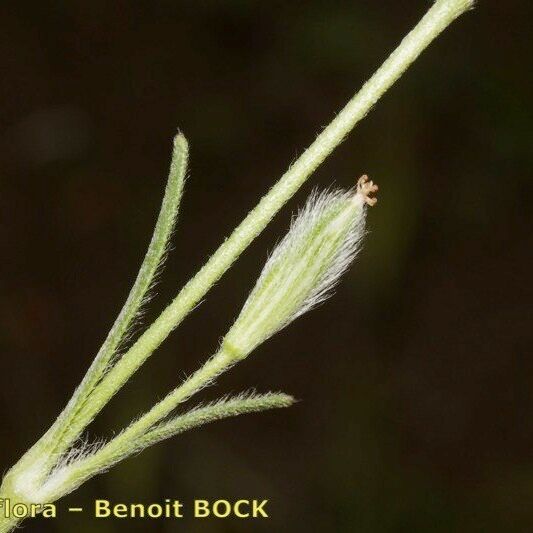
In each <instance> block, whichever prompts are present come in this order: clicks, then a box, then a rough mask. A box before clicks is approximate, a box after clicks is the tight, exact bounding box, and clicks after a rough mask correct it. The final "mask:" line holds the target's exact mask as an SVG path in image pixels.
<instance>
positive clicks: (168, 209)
mask: <svg viewBox="0 0 533 533" xmlns="http://www.w3.org/2000/svg"><path fill="white" fill-rule="evenodd" d="M188 154H189V147H188V143H187V140H186V139H185V137H184V136H183V135H182V134H181V133H178V135H176V137H175V138H174V143H173V152H172V160H171V164H170V170H169V176H168V181H167V185H166V188H165V195H164V198H163V202H162V205H161V209H160V212H159V216H158V219H157V222H156V226H155V229H154V233H153V235H152V239H151V241H150V245H149V246H148V250H147V252H146V255H145V257H144V260H143V262H142V265H141V267H140V269H139V273H138V275H137V278H136V280H135V283H134V285H133V287H132V289H131V291H130V293H129V295H128V298H127V300H126V303H125V304H124V307H123V308H122V310H121V312H120V314H119V315H118V317H117V319H116V320H115V323H114V324H113V327H112V328H111V331H110V332H109V334H108V336H107V338H106V339H105V341H104V343H103V345H102V347H101V348H100V350H99V351H98V354H97V355H96V358H95V359H94V361H93V362H92V364H91V366H90V367H89V370H88V371H87V373H86V375H85V377H84V378H83V380H82V382H81V384H80V385H79V386H78V388H77V389H76V391H75V392H74V394H73V396H72V398H71V399H70V401H69V403H68V404H67V406H66V407H65V409H64V410H63V412H62V413H61V414H60V415H59V417H58V418H57V420H56V421H55V422H54V424H53V425H52V427H51V428H50V429H49V430H48V432H47V433H46V434H45V435H44V437H43V438H42V439H41V440H40V441H39V442H38V443H37V444H36V445H35V446H34V447H33V448H32V450H30V452H28V454H27V458H28V459H30V460H31V456H33V455H34V452H37V453H38V454H39V455H42V453H43V452H44V451H46V452H47V453H48V454H49V459H50V461H49V462H50V465H53V464H54V462H55V460H56V458H57V457H59V456H60V455H61V454H62V453H63V452H65V451H66V450H67V449H68V448H69V447H70V446H71V445H72V443H73V442H74V441H75V440H76V439H77V438H78V437H79V435H80V433H81V432H82V431H83V429H84V428H85V427H86V425H87V423H85V422H84V420H85V419H84V418H83V417H78V414H79V413H80V411H82V410H83V408H84V406H85V404H86V403H87V402H88V401H89V399H90V398H91V393H92V392H93V391H94V389H95V387H96V386H97V385H98V382H99V381H100V380H101V379H102V376H103V375H104V374H105V372H106V371H107V370H108V369H109V368H110V366H111V364H112V363H113V359H114V357H115V356H116V353H117V350H119V349H120V346H121V344H122V343H123V342H124V340H125V338H126V337H127V335H128V332H129V330H130V329H131V327H132V324H133V323H134V322H135V319H136V317H137V316H138V314H139V311H140V309H141V307H142V305H143V302H144V301H145V300H146V299H147V294H148V293H149V290H150V288H151V286H152V285H153V283H154V279H155V277H156V275H157V271H158V269H159V267H160V265H161V263H162V262H163V260H164V257H165V254H166V252H167V250H168V242H169V239H170V236H171V234H172V230H173V228H174V225H175V222H176V218H177V215H178V209H179V205H180V201H181V197H182V194H183V186H184V182H185V176H186V173H187V163H188ZM43 473H44V474H46V468H43Z"/></svg>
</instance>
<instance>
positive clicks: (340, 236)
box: [222, 176, 377, 359]
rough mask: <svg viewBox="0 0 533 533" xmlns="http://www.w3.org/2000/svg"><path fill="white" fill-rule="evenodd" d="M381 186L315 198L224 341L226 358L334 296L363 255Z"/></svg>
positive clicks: (364, 184)
mask: <svg viewBox="0 0 533 533" xmlns="http://www.w3.org/2000/svg"><path fill="white" fill-rule="evenodd" d="M376 191H377V186H376V185H374V184H373V183H372V182H371V181H369V180H368V178H367V176H362V177H361V178H360V179H359V181H358V183H357V187H356V189H355V190H354V189H352V190H349V191H342V190H333V191H325V192H322V193H313V194H312V195H311V196H310V197H309V199H308V200H307V203H306V205H305V207H304V208H303V209H302V210H301V211H300V213H299V214H298V215H297V216H296V217H295V218H294V219H293V221H292V223H291V227H290V229H289V232H288V233H287V235H286V236H285V237H284V238H283V240H282V241H281V242H280V243H279V244H278V245H277V246H276V248H275V249H274V251H273V253H272V254H271V256H270V258H269V259H268V261H267V262H266V264H265V267H264V268H263V271H262V273H261V275H260V276H259V279H258V281H257V283H256V285H255V287H254V289H253V290H252V292H251V294H250V296H249V297H248V300H247V301H246V303H245V305H244V307H243V309H242V311H241V313H240V315H239V317H238V318H237V320H236V321H235V323H234V325H233V326H232V328H231V329H230V331H229V332H228V333H227V335H226V336H225V338H224V340H223V343H222V349H223V350H224V351H225V352H226V354H227V356H228V357H231V358H234V359H240V358H244V357H246V356H247V355H248V354H249V353H250V352H251V351H252V350H253V349H254V348H255V347H256V346H257V345H259V344H261V343H262V342H264V341H265V340H267V339H268V338H269V337H271V336H272V335H274V334H275V333H276V332H278V331H279V330H281V329H282V328H284V327H285V326H287V325H288V324H289V323H290V322H292V321H293V320H294V319H295V318H297V317H298V316H300V315H302V314H303V313H305V312H307V311H309V310H310V309H312V308H313V307H315V306H316V305H318V304H319V303H321V302H323V301H324V300H325V299H327V298H328V297H329V296H330V295H331V291H332V289H333V287H334V286H335V285H336V283H337V282H338V280H339V279H340V277H341V275H342V274H343V273H344V272H345V271H346V269H347V268H348V267H349V265H350V264H351V262H352V261H353V259H354V258H355V256H356V255H357V252H358V251H359V248H360V245H361V241H362V238H363V235H364V228H365V211H366V205H374V203H375V202H376V199H375V198H374V197H372V196H371V194H372V193H374V192H376Z"/></svg>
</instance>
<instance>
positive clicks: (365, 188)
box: [357, 174, 378, 206]
mask: <svg viewBox="0 0 533 533" xmlns="http://www.w3.org/2000/svg"><path fill="white" fill-rule="evenodd" d="M357 192H358V193H360V194H361V195H362V197H363V199H364V201H365V203H366V204H367V205H370V206H373V205H375V204H376V202H377V201H378V199H377V198H375V197H374V196H371V195H373V194H375V193H377V192H378V186H377V185H376V184H375V183H374V182H373V181H372V180H370V179H368V176H367V175H366V174H363V175H362V176H361V177H360V178H359V179H358V180H357Z"/></svg>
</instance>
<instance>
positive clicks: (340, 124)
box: [81, 0, 473, 424]
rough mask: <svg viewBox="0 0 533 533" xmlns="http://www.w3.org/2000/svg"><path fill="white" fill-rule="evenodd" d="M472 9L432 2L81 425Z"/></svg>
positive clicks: (114, 377) (452, 1) (104, 385)
mask: <svg viewBox="0 0 533 533" xmlns="http://www.w3.org/2000/svg"><path fill="white" fill-rule="evenodd" d="M472 5H473V2H472V1H471V0H437V2H435V3H434V5H433V6H432V7H431V8H430V9H429V11H428V12H427V13H426V15H425V16H424V17H423V18H422V19H421V21H420V22H419V23H418V24H417V25H416V27H415V28H414V29H413V30H412V31H411V32H410V33H409V34H408V35H407V36H406V37H405V38H404V39H403V41H402V42H401V43H400V45H399V46H398V48H396V50H395V51H394V52H393V53H392V54H391V55H390V56H389V57H388V59H387V60H386V61H385V62H384V63H383V65H382V66H381V67H380V68H379V69H378V70H377V71H376V72H375V74H374V75H373V76H372V77H371V78H370V79H369V80H368V81H367V82H366V83H365V84H364V85H363V87H362V88H361V90H360V91H359V92H358V93H357V94H356V95H355V96H354V97H353V98H352V99H351V100H350V101H349V102H348V104H347V105H346V106H345V107H344V108H343V109H342V110H341V111H340V113H339V114H338V115H337V116H336V117H335V118H334V119H333V121H332V122H331V123H330V124H329V125H328V126H327V127H326V128H325V129H324V130H323V131H322V132H321V133H320V134H319V135H318V137H317V138H316V139H315V141H314V142H313V143H312V144H311V145H310V146H309V148H307V150H306V151H305V152H304V153H303V154H302V155H301V156H300V157H299V158H298V159H297V160H296V161H295V162H294V163H293V164H292V165H291V167H290V168H289V169H288V170H287V172H285V174H284V175H283V176H282V177H281V178H280V180H279V181H278V182H277V183H276V184H275V185H274V186H273V187H272V188H271V189H270V191H269V192H268V193H267V194H266V195H265V196H264V197H263V198H262V199H261V201H260V202H259V204H258V205H257V206H256V207H255V208H254V209H253V210H252V211H250V213H249V214H248V215H247V216H246V218H245V219H244V220H243V221H242V222H241V224H240V225H239V226H238V227H237V228H236V229H235V230H234V232H233V233H232V234H231V235H230V237H229V238H228V239H226V240H225V241H224V243H223V244H222V245H221V246H220V247H219V248H218V250H217V251H216V252H215V253H214V254H213V255H212V256H211V257H210V259H209V260H208V261H207V263H206V264H205V265H204V266H203V267H202V268H201V269H200V271H199V272H198V273H197V274H196V275H195V276H194V277H193V278H192V279H191V280H190V281H189V282H188V283H187V284H186V285H185V286H184V287H183V289H182V290H181V291H180V292H179V294H178V295H177V296H176V298H175V299H174V300H173V301H172V302H171V303H170V305H169V306H168V307H167V308H166V309H165V310H164V311H163V312H162V313H161V315H160V316H159V318H158V319H157V320H156V321H155V322H154V323H153V324H152V325H151V326H150V327H149V328H148V329H147V330H146V331H145V332H144V334H143V335H142V336H141V337H140V338H139V339H138V340H137V342H136V343H135V344H134V345H133V346H132V347H131V348H130V350H129V351H128V352H127V353H126V354H124V356H123V357H122V359H121V360H120V361H118V363H117V364H116V366H115V367H114V368H113V369H112V370H111V371H110V372H109V373H108V375H107V376H105V378H104V379H103V380H102V382H101V384H100V385H99V387H98V390H97V391H95V394H94V401H92V402H90V403H89V404H87V406H86V409H85V410H84V411H83V413H81V416H82V417H83V420H82V421H81V424H87V423H88V422H90V420H92V419H93V418H94V416H96V414H97V413H98V412H99V411H100V410H101V409H102V407H103V406H104V405H105V404H106V403H107V402H108V401H109V400H110V399H111V397H112V396H113V395H114V394H115V393H116V392H117V391H118V390H119V389H120V388H121V387H122V386H123V385H124V384H125V383H126V382H127V381H128V379H129V378H130V377H131V376H132V375H133V374H134V373H135V372H136V371H137V369H138V368H139V367H140V366H141V365H142V364H143V363H144V361H145V360H146V359H147V358H148V357H150V355H151V354H152V353H153V351H154V350H155V349H156V348H157V347H158V346H159V345H160V344H161V343H162V342H163V341H164V340H165V339H166V337H167V336H168V335H169V334H170V333H171V332H172V330H173V329H174V328H175V327H176V326H177V325H178V324H179V323H180V322H181V321H182V320H183V318H184V317H185V316H187V314H188V313H189V312H190V311H191V310H192V309H193V308H194V307H195V306H196V305H197V304H198V302H199V301H200V300H201V299H202V298H203V297H204V296H205V294H206V293H207V292H208V290H209V289H210V288H211V287H212V286H213V285H214V284H215V283H216V282H217V281H218V280H219V278H220V277H221V276H222V275H223V274H224V272H226V270H228V268H229V267H230V266H231V265H232V263H233V262H234V261H235V260H236V259H237V258H238V257H239V255H240V254H241V253H242V252H243V251H244V250H245V249H246V248H247V246H248V245H249V244H250V243H251V242H252V241H253V239H254V238H255V237H256V236H257V235H258V234H259V233H260V232H261V231H262V230H263V229H264V228H265V227H266V225H267V224H268V223H269V222H270V220H271V219H272V217H273V216H274V215H275V214H276V213H277V212H278V211H279V210H280V209H281V208H282V207H283V205H284V204H285V203H286V202H287V201H288V200H289V199H290V198H291V197H292V196H293V195H294V194H295V193H296V191H297V190H298V189H299V188H300V186H301V185H302V184H303V183H304V182H305V181H306V180H307V178H308V177H309V176H310V175H311V174H312V173H313V171H314V170H315V169H316V168H317V167H318V166H319V165H320V164H321V163H322V162H323V161H324V159H326V157H327V156H328V155H329V154H330V153H331V152H332V151H333V150H334V149H335V148H336V147H337V146H338V145H339V144H340V143H341V142H342V141H343V140H344V138H345V136H346V135H347V134H348V133H349V132H350V131H351V130H352V129H353V127H354V126H355V125H356V124H357V123H358V122H359V121H360V120H361V119H362V118H363V117H364V116H365V115H366V114H367V113H368V112H369V111H370V109H371V108H372V107H373V105H374V104H375V103H376V102H377V100H378V99H379V98H380V97H381V96H382V95H383V94H384V93H385V92H386V91H387V89H389V88H390V87H391V86H392V85H393V83H394V82H395V81H396V80H397V79H398V78H399V77H400V76H401V75H402V73H403V72H404V71H405V70H406V69H407V68H408V67H409V65H410V64H411V63H412V62H413V61H414V60H415V59H416V58H417V57H418V56H419V55H420V53H421V52H422V51H423V50H424V49H425V48H426V47H427V46H428V45H429V43H430V42H431V41H433V39H435V38H436V37H437V36H438V35H439V34H440V33H441V32H442V30H444V29H445V28H446V27H447V26H448V25H449V24H450V23H451V22H452V21H453V20H454V19H455V18H457V17H458V16H459V15H460V14H461V13H463V12H464V11H466V10H467V9H469V8H470V7H472Z"/></svg>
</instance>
